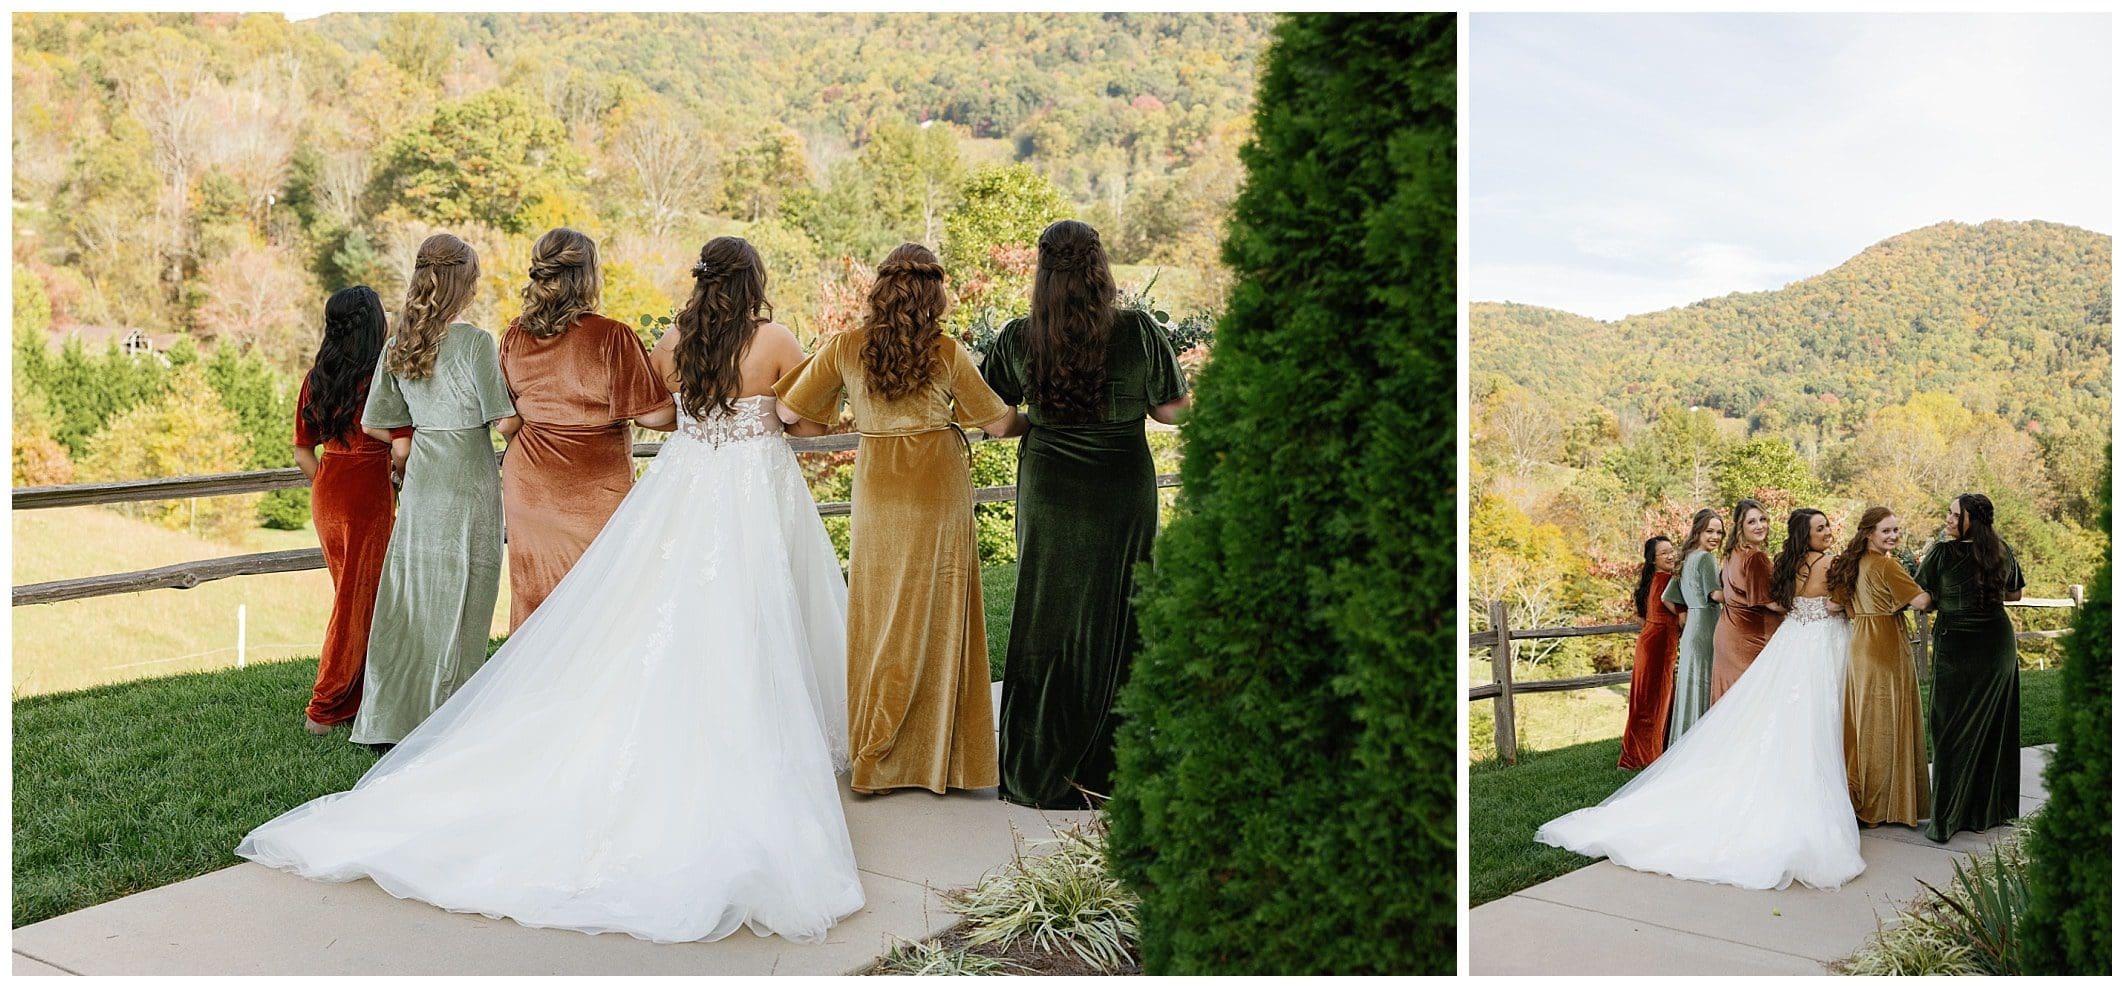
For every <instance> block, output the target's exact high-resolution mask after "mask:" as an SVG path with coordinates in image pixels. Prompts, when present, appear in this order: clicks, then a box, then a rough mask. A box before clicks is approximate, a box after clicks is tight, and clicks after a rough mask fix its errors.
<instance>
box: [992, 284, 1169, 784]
mask: <svg viewBox="0 0 2124 988" xmlns="http://www.w3.org/2000/svg"><path fill="white" fill-rule="evenodd" d="M1029 332H1030V324H1029V322H1028V321H1027V320H1023V319H1019V320H1014V321H1012V322H1010V323H1009V324H1007V325H1005V326H1004V327H1003V331H1002V333H1001V334H999V335H998V337H997V339H996V343H995V346H994V347H993V348H992V349H991V350H990V352H989V354H988V355H987V357H986V358H985V359H983V360H982V362H981V375H982V377H983V378H985V379H986V380H987V381H988V384H989V386H990V387H992V388H994V389H995V392H996V394H997V395H998V396H1000V397H1001V398H1002V399H1003V400H1004V401H1006V402H1009V403H1011V404H1019V403H1021V402H1024V401H1026V391H1027V388H1026V382H1027V381H1028V380H1029V379H1030V377H1031V356H1030V352H1029V341H1028V340H1027V338H1026V334H1027V333H1029ZM1186 393H1187V379H1186V377H1185V375H1183V374H1182V372H1181V370H1180V361H1179V359H1178V358H1177V357H1176V356H1175V355H1174V353H1173V350H1172V344H1171V343H1170V342H1169V341H1168V340H1167V339H1166V337H1165V333H1164V332H1163V331H1162V330H1160V329H1159V328H1158V327H1157V325H1156V324H1154V323H1152V322H1151V321H1150V320H1149V319H1148V318H1147V317H1146V316H1144V315H1143V314H1142V313H1140V312H1133V311H1123V312H1120V313H1117V314H1116V316H1115V319H1114V325H1113V328H1112V331H1111V335H1110V336H1109V337H1108V340H1107V353H1106V402H1105V407H1104V408H1103V409H1101V410H1100V414H1099V415H1098V417H1097V418H1095V419H1094V420H1092V421H1089V422H1078V423H1063V422H1057V421H1056V420H1055V417H1054V416H1053V415H1052V414H1051V413H1050V412H1048V411H1047V410H1046V409H1044V408H1042V407H1040V406H1039V405H1037V404H1035V405H1031V406H1028V408H1027V410H1026V417H1027V418H1028V419H1029V420H1030V421H1031V423H1032V429H1031V431H1030V432H1028V433H1027V434H1026V435H1025V437H1024V439H1023V440H1022V441H1021V442H1020V443H1019V448H1018V499H1017V506H1018V511H1017V518H1018V531H1017V536H1018V585H1017V591H1016V593H1017V596H1016V598H1015V603H1014V604H1013V609H1012V612H1011V623H1010V651H1009V652H1008V654H1007V657H1006V658H1005V659H1004V663H1003V710H1002V719H1001V723H1000V724H999V725H998V727H999V730H998V743H999V745H1000V751H999V760H1000V769H1001V774H1002V796H1003V798H1004V799H1008V800H1010V801H1011V802H1014V803H1021V804H1024V805H1027V806H1037V807H1044V808H1049V809H1083V808H1084V806H1085V802H1086V800H1085V797H1084V796H1083V795H1082V794H1081V793H1079V792H1078V791H1077V790H1078V788H1079V787H1081V788H1083V789H1086V790H1089V791H1091V792H1094V793H1098V794H1100V795H1110V794H1111V793H1112V792H1113V770H1114V729H1115V727H1116V723H1117V719H1116V717H1115V715H1114V711H1113V705H1114V696H1115V695H1116V694H1117V693H1118V692H1119V691H1120V689H1121V686H1122V684H1123V683H1125V682H1126V681H1127V679H1128V671H1129V667H1130V665H1131V664H1132V663H1133V662H1134V661H1135V658H1136V653H1137V652H1138V651H1140V650H1141V649H1142V647H1143V641H1142V638H1141V636H1140V635H1139V634H1138V633H1137V630H1136V612H1135V608H1134V607H1133V606H1131V605H1130V602H1129V601H1130V598H1131V596H1132V595H1133V594H1134V592H1135V571H1136V567H1137V566H1139V565H1142V564H1146V563H1148V562H1149V561H1150V558H1151V543H1152V541H1153V540H1154V539H1155V538H1156V536H1157V534H1158V486H1157V485H1158V477H1157V469H1156V467H1155V465H1154V464H1153V463H1152V461H1151V454H1150V446H1149V444H1148V443H1147V442H1146V441H1145V439H1144V435H1143V419H1144V415H1145V413H1146V412H1147V411H1148V410H1149V409H1150V407H1151V406H1154V405H1163V404H1165V403H1167V402H1170V401H1174V400H1176V399H1178V398H1180V397H1181V396H1182V395H1185V394H1186Z"/></svg>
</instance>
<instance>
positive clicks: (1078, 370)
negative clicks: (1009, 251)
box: [1025, 220, 1114, 422]
mask: <svg viewBox="0 0 2124 988" xmlns="http://www.w3.org/2000/svg"><path fill="white" fill-rule="evenodd" d="M1113 325H1114V273H1113V270H1112V269H1111V268H1110V267H1108V265H1107V261H1106V248H1105V247H1104V246H1103V245H1101V244H1100V243H1099V231H1097V230H1094V229H1092V228H1091V227H1090V226H1087V225H1085V224H1083V223H1079V222H1077V221H1076V220H1058V221H1056V222H1054V223H1052V224H1049V225H1048V227H1047V229H1046V230H1043V231H1041V233H1040V260H1039V266H1038V267H1037V268H1035V269H1034V270H1033V288H1032V318H1031V320H1030V321H1029V323H1028V325H1027V328H1028V329H1029V330H1031V332H1030V333H1029V334H1028V335H1029V337H1030V339H1029V340H1028V341H1027V342H1028V346H1027V348H1026V349H1027V354H1028V356H1029V358H1030V359H1029V360H1028V362H1027V363H1028V365H1029V366H1028V368H1027V369H1028V371H1029V374H1028V379H1027V380H1026V382H1025V398H1026V401H1027V403H1028V404H1031V405H1034V406H1037V407H1038V408H1039V409H1040V411H1041V412H1042V413H1044V414H1046V415H1049V416H1052V417H1053V418H1054V419H1055V420H1056V421H1059V422H1084V421H1089V420H1091V419H1095V418H1098V417H1099V415H1100V414H1101V413H1102V412H1104V411H1105V409H1106V341H1107V339H1108V338H1109V337H1111V336H1112V335H1113Z"/></svg>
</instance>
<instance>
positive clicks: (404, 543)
mask: <svg viewBox="0 0 2124 988" xmlns="http://www.w3.org/2000/svg"><path fill="white" fill-rule="evenodd" d="M385 348H386V352H388V350H389V344H386V345H385ZM389 368H390V365H389V363H388V362H387V361H382V360H379V361H377V363H376V378H375V380H374V381H373V382H371V383H370V385H369V404H368V407H367V408H366V409H365V410H364V411H363V412H362V414H361V423H362V424H363V425H365V426H369V427H370V428H376V429H395V428H399V427H402V426H408V425H410V426H413V427H414V429H413V453H412V456H411V458H410V459H408V460H407V461H406V475H405V482H404V485H403V486H402V487H400V488H399V492H398V520H397V521H396V522H395V523H394V524H393V525H392V526H391V546H390V548H389V549H388V550H387V551H386V552H385V553H384V571H383V579H382V580H381V581H379V582H378V583H377V586H376V616H375V618H374V620H372V621H371V622H370V623H369V661H368V665H367V668H365V669H364V670H363V672H362V687H361V690H362V702H361V711H360V712H359V713H357V714H355V716H354V733H353V736H352V740H353V741H354V742H355V743H357V744H375V743H387V744H397V743H398V741H399V740H400V739H401V738H404V737H405V736H406V735H407V734H409V733H411V732H412V730H413V729H414V728H415V727H418V726H420V722H421V721H424V720H426V719H428V715H429V714H431V713H434V712H435V708H437V707H440V706H442V705H443V702H444V701H446V700H448V699H450V697H451V695H452V694H454V693H456V692H457V689H458V687H460V686H463V685H464V684H465V681H466V680H468V679H471V678H472V674H473V673H475V672H478V671H479V667H480V666H481V665H484V664H485V663H486V661H487V629H488V628H490V627H491V626H492V625H493V623H494V601H495V598H496V597H498V596H499V595H500V593H501V566H502V503H501V475H500V473H499V471H497V470H496V469H495V465H494V445H493V440H492V439H491V438H490V437H491V436H492V435H493V430H491V429H489V428H488V427H487V424H488V423H490V422H493V421H495V420H496V419H503V418H507V417H509V416H511V415H514V414H516V409H515V406H513V405H511V404H509V388H508V385H506V384H504V383H503V382H502V374H501V360H500V359H499V357H498V355H497V354H496V352H495V345H494V337H492V336H489V335H487V334H486V333H485V332H484V331H482V330H480V329H479V328H478V327H475V326H472V325H469V324H467V323H456V324H453V325H452V326H450V328H449V330H448V335H446V336H444V338H443V341H442V347H441V349H440V350H439V351H438V352H437V353H436V356H435V369H434V371H433V372H432V373H430V374H429V375H428V376H427V377H424V378H420V379H417V380H415V379H410V378H400V377H399V376H398V375H396V374H393V373H391V371H390V369H389Z"/></svg>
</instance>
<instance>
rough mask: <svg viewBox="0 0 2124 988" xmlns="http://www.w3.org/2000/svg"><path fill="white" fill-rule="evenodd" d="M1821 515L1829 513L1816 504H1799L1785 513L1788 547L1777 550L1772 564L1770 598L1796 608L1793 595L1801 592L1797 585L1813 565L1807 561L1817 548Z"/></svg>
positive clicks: (1790, 607) (1789, 608) (1787, 608)
mask: <svg viewBox="0 0 2124 988" xmlns="http://www.w3.org/2000/svg"><path fill="white" fill-rule="evenodd" d="M1820 517H1827V516H1826V515H1823V514H1822V513H1821V512H1820V511H1817V510H1815V509H1813V508H1797V509H1794V510H1793V512H1792V513H1791V514H1789V515H1786V516H1785V547H1784V548H1782V549H1779V550H1778V551H1777V559H1776V560H1774V561H1773V562H1771V564H1770V599H1771V600H1774V601H1777V602H1778V603H1780V604H1783V605H1784V606H1785V609H1786V610H1788V611H1789V610H1791V609H1792V598H1793V597H1796V596H1798V595H1799V591H1798V589H1797V586H1796V585H1797V584H1798V583H1799V582H1800V579H1801V578H1803V577H1805V576H1806V575H1807V571H1808V570H1810V569H1812V568H1813V567H1812V566H1811V565H1810V564H1809V563H1808V562H1807V554H1808V553H1810V552H1813V551H1814V550H1813V548H1811V546H1810V545H1809V543H1812V542H1813V541H1814V519H1816V518H1820ZM1816 561H1817V562H1819V560H1816Z"/></svg>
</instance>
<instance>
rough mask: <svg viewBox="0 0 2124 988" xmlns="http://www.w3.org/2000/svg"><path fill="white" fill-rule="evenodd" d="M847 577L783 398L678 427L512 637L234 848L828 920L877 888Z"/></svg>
mask: <svg viewBox="0 0 2124 988" xmlns="http://www.w3.org/2000/svg"><path fill="white" fill-rule="evenodd" d="M847 608H848V588H847V585H846V583H844V582H843V579H842V576H841V570H840V565H839V563H838V561H837V560H836V558H835V556H834V552H833V547H832V545H831V543H830V542H828V540H827V538H826V532H825V529H824V527H822V526H821V525H820V524H819V516H818V509H817V507H816V506H815V505H814V504H813V502H812V500H811V495H810V493H809V491H808V490H807V489H806V488H805V485H804V480H803V477H802V476H801V475H800V474H799V472H798V470H797V464H796V457H795V456H794V455H793V454H792V453H791V452H790V450H789V445H788V443H787V441H786V440H785V439H784V438H783V435H782V423H781V421H780V420H779V419H777V418H776V417H775V413H774V398H773V397H772V396H760V397H754V398H746V399H743V400H741V401H739V402H737V405H736V411H735V412H734V413H733V414H729V415H721V414H718V415H714V416H712V417H711V418H710V419H709V420H708V421H705V422H704V421H698V420H695V419H693V418H692V417H691V416H688V415H687V414H686V413H685V411H684V410H683V409H681V410H680V412H679V428H678V431H676V432H674V433H673V434H672V436H671V438H670V440H669V441H668V442H666V443H665V444H664V448H663V451H662V452H661V453H659V454H658V455H657V457H656V459H655V460H654V461H653V462H651V463H650V465H649V468H648V473H647V474H646V475H645V476H643V477H642V478H641V480H640V481H639V482H638V483H636V484H635V485H634V489H633V490H632V491H631V492H630V493H629V494H628V495H627V498H626V500H625V501H624V502H623V503H622V504H621V505H620V507H619V509H618V511H617V512H616V513H614V514H613V516H612V519H611V520H610V521H609V522H607V523H606V525H605V528H604V531H603V532H601V533H600V534H599V535H598V537H597V539H596V541H594V542H592V543H591V544H590V548H589V549H588V550H587V551H586V552H584V554H583V557H582V559H581V561H579V562H577V563H576V564H575V568H574V569H572V570H570V571H569V573H568V575H567V577H566V578H565V579H563V580H562V581H561V582H560V585H559V586H558V587H556V588H555V589H554V591H553V594H552V596H550V597H548V598H547V599H546V601H545V603H544V604H542V605H541V606H540V607H539V609H538V610H537V611H536V612H535V613H533V614H532V616H531V618H530V619H529V620H527V621H525V622H524V624H523V625H522V627H520V628H518V629H517V632H516V634H515V635H514V636H513V637H511V638H510V639H509V641H508V643H507V644H506V645H504V646H503V647H502V649H501V650H500V651H499V652H497V653H496V654H495V655H494V657H493V659H491V660H489V661H488V662H487V664H486V665H485V666H484V667H483V668H481V669H480V671H479V672H478V674H476V675H474V676H473V677H472V678H471V680H470V681H468V682H467V683H466V684H465V685H464V687H463V688H462V689H461V690H459V691H458V692H457V694H456V695H455V696H452V697H451V698H450V700H449V702H447V703H445V704H444V705H443V706H442V707H441V708H440V709H438V710H436V711H435V713H434V714H433V715H432V716H430V717H429V718H428V720H427V721H426V722H424V723H422V724H421V725H420V727H419V728H417V729H416V730H414V731H413V733H411V734H409V735H407V736H406V738H405V740H404V741H403V742H401V743H400V744H399V745H398V746H397V747H396V748H393V749H392V750H391V751H390V752H389V753H387V754H385V755H384V756H383V757H382V758H381V759H379V760H378V761H377V762H376V764H375V765H374V766H373V767H372V768H370V769H369V771H368V773H367V774H365V775H363V776H362V777H361V781H360V782H358V783H356V784H355V786H354V788H353V789H352V790H350V791H348V792H343V793H338V794H335V795H330V796H325V797H323V798H321V799H317V800H313V801H311V802H309V803H305V804H303V805H302V806H299V807H296V808H295V809H293V810H290V811H289V812H287V813H285V814H283V815H281V816H280V817H278V818H276V819H274V820H271V821H269V822H267V823H266V824H264V825H263V826H260V827H259V828H258V829H256V830H254V831H252V832H251V833H250V835H249V836H247V837H245V838H244V840H243V843H242V844H241V845H240V846H239V847H237V849H236V853H237V854H240V855H242V856H244V857H246V858H250V859H251V860H253V861H257V862H259V863H260V864H264V865H269V866H271V867H274V868H281V869H284V870H287V871H292V872H294V873H296V874H299V875H303V876H306V877H309V878H314V879H319V880H322V881H331V882H344V881H351V880H353V879H357V878H362V877H367V878H370V879H373V880H374V881H375V882H376V884H377V885H379V886H382V887H383V889H384V890H385V891H388V892H390V893H391V894H392V895H396V896H399V897H401V898H413V899H420V900H423V901H426V902H429V903H433V904H434V905H437V906H440V907H442V908H444V909H448V910H451V911H454V912H470V913H481V914H484V915H487V916H492V917H497V918H500V917H506V918H509V919H513V920H515V921H517V922H519V923H522V924H523V925H525V926H538V927H559V928H564V929H573V930H581V931H584V932H586V933H601V932H622V933H627V934H631V935H633V936H636V937H639V938H642V939H644V940H653V941H657V942H680V941H689V940H714V939H718V938H721V937H723V936H726V935H728V934H730V933H731V932H732V931H734V930H736V929H737V928H738V927H739V926H740V925H743V926H747V927H749V928H750V929H751V930H752V931H753V932H754V933H756V934H759V935H761V936H767V935H770V934H780V935H781V936H783V937H786V938H788V939H791V940H799V941H818V940H823V939H824V938H825V935H826V931H827V929H828V928H829V927H831V926H832V925H833V924H834V922H835V921H837V920H839V919H840V918H841V917H844V916H846V915H848V914H850V913H852V912H854V911H856V910H857V909H859V908H861V907H862V905H863V890H862V885H861V883H860V881H859V880H858V878H857V876H856V865H855V854H854V850H853V848H852V847H851V846H850V844H849V840H848V826H847V822H846V821H845V820H844V819H843V816H842V812H841V803H840V787H839V784H838V782H837V781H836V780H835V778H834V776H835V773H836V771H837V770H838V769H844V768H846V766H847V763H848V728H847V702H846V693H847V672H846V661H847V659H846V654H845V635H846V627H845V624H846V614H847Z"/></svg>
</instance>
